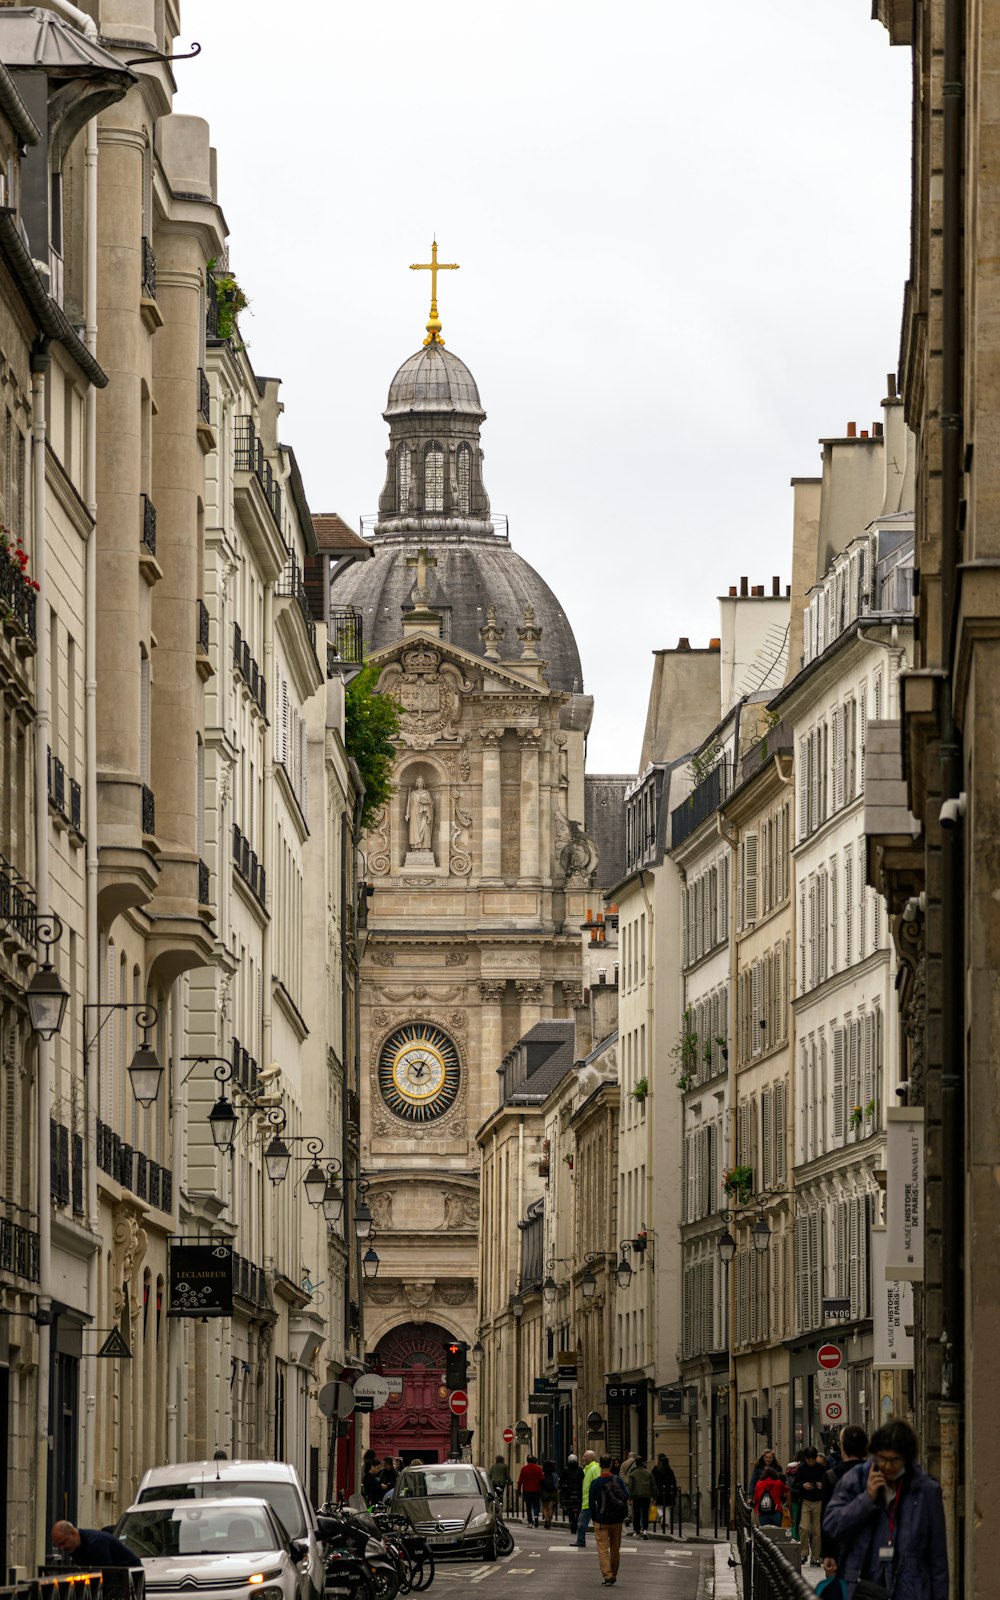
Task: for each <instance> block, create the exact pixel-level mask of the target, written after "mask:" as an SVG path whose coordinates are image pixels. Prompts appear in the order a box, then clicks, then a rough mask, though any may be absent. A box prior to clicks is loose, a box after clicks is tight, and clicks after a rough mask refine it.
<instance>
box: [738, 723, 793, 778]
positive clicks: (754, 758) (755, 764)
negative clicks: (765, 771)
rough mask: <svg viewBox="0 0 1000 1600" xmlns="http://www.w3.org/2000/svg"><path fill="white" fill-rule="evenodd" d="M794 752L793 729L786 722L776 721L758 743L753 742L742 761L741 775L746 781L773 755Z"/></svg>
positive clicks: (765, 764) (788, 754) (787, 754)
mask: <svg viewBox="0 0 1000 1600" xmlns="http://www.w3.org/2000/svg"><path fill="white" fill-rule="evenodd" d="M791 754H792V730H791V728H789V727H787V726H786V724H785V723H784V722H776V723H775V725H774V727H773V728H768V730H767V732H766V733H765V734H763V735H762V736H761V737H760V738H759V739H758V740H757V743H756V744H752V745H751V746H750V748H749V750H748V751H747V753H746V755H745V756H744V757H743V760H742V761H741V763H740V776H741V777H742V778H743V780H744V781H746V779H747V778H749V777H750V776H751V774H752V773H754V772H759V771H760V769H761V767H765V766H767V763H768V762H769V761H770V760H771V758H772V757H773V756H778V755H786V756H790V755H791Z"/></svg>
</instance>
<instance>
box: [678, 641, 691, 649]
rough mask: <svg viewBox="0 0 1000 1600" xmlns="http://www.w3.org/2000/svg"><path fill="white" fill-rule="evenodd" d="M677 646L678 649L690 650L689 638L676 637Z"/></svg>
mask: <svg viewBox="0 0 1000 1600" xmlns="http://www.w3.org/2000/svg"><path fill="white" fill-rule="evenodd" d="M677 648H678V650H690V648H691V640H690V639H678V641H677Z"/></svg>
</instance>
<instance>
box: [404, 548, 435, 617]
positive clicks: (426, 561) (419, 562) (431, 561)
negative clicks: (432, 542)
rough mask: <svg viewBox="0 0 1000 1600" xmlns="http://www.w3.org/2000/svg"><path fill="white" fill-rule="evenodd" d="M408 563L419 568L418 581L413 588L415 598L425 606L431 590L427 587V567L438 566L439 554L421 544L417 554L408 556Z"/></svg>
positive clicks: (409, 565)
mask: <svg viewBox="0 0 1000 1600" xmlns="http://www.w3.org/2000/svg"><path fill="white" fill-rule="evenodd" d="M406 565H407V566H408V567H416V569H417V581H416V583H415V585H414V588H413V599H414V600H416V601H417V603H418V604H419V605H424V606H425V605H426V604H427V602H428V600H429V599H430V592H429V590H428V588H427V569H428V567H436V566H437V556H432V555H431V553H430V551H429V550H425V549H424V547H423V545H421V547H420V549H419V550H418V551H417V553H416V555H415V556H407V558H406Z"/></svg>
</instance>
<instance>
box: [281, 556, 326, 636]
mask: <svg viewBox="0 0 1000 1600" xmlns="http://www.w3.org/2000/svg"><path fill="white" fill-rule="evenodd" d="M274 592H275V594H276V595H278V596H280V597H281V598H283V599H284V598H289V597H290V598H291V599H292V600H294V601H295V604H296V605H297V606H298V608H299V611H300V612H301V613H302V620H303V622H304V623H305V625H306V633H307V634H308V635H309V643H310V644H311V645H312V647H313V650H315V649H316V624H315V622H314V621H313V617H312V612H311V611H310V610H309V596H308V595H307V593H306V586H305V580H304V579H303V576H302V569H301V567H300V566H299V564H298V562H297V561H296V560H295V557H294V556H293V557H292V559H291V561H289V563H288V565H287V566H286V567H285V570H284V572H283V573H282V574H281V577H280V578H279V580H278V583H277V586H276V588H275V591H274Z"/></svg>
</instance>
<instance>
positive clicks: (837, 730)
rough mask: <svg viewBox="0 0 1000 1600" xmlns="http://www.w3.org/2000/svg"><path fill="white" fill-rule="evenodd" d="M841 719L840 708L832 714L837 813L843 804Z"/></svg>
mask: <svg viewBox="0 0 1000 1600" xmlns="http://www.w3.org/2000/svg"><path fill="white" fill-rule="evenodd" d="M843 717H844V713H843V711H842V710H841V708H840V706H837V707H835V709H834V712H833V718H832V722H833V809H834V811H839V810H840V808H841V806H842V805H843V803H844V767H843V759H844V746H843Z"/></svg>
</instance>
